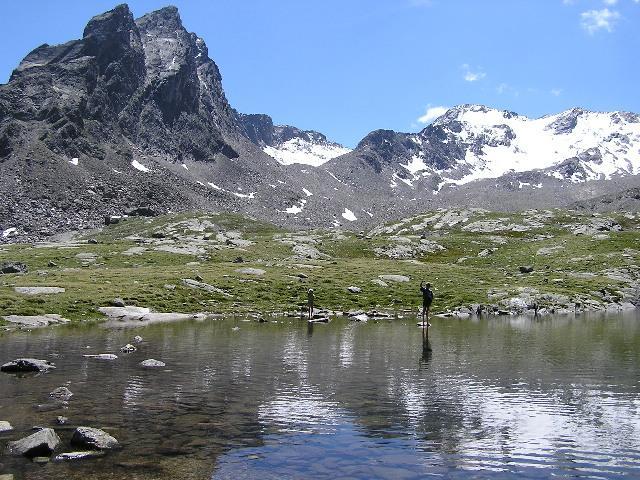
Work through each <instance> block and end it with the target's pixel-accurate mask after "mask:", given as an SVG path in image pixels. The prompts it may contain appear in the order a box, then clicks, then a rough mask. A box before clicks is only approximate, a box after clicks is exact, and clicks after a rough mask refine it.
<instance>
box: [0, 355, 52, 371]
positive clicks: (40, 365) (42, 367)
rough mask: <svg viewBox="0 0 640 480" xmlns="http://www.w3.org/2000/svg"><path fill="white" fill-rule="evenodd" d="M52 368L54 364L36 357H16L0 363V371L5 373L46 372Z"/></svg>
mask: <svg viewBox="0 0 640 480" xmlns="http://www.w3.org/2000/svg"><path fill="white" fill-rule="evenodd" d="M53 368H56V366H55V364H53V363H51V362H50V361H48V360H38V359H37V358H18V359H16V360H13V361H11V362H8V363H5V364H4V365H2V366H1V367H0V371H2V372H6V373H18V372H47V371H49V370H51V369H53Z"/></svg>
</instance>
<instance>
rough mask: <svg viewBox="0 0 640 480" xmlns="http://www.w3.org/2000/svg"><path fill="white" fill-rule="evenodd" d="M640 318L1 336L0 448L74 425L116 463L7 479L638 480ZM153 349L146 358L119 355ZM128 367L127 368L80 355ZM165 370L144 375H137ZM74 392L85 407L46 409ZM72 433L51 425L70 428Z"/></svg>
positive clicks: (75, 402)
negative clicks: (1, 428) (24, 371)
mask: <svg viewBox="0 0 640 480" xmlns="http://www.w3.org/2000/svg"><path fill="white" fill-rule="evenodd" d="M638 320H640V317H639V315H638V313H637V312H636V311H632V312H629V313H625V314H622V313H620V314H611V313H609V314H604V313H602V314H595V313H594V314H584V315H565V316H557V315H556V316H547V317H544V318H539V319H536V318H534V317H532V316H505V317H491V318H482V317H481V318H471V319H464V320H463V319H455V318H437V317H434V318H433V319H432V323H433V326H432V327H431V328H430V329H429V332H428V335H425V331H424V330H423V329H422V328H418V327H417V326H416V317H415V316H414V315H410V316H406V317H404V318H395V319H393V320H380V321H372V320H370V321H368V322H362V323H359V322H350V321H349V320H348V319H346V318H333V319H332V321H331V322H330V323H328V324H316V325H309V324H308V323H307V321H306V320H305V319H302V318H286V317H280V318H273V319H271V321H269V322H265V323H258V322H256V321H254V320H253V319H249V318H247V317H242V316H239V317H232V316H229V317H225V318H222V319H217V320H216V319H209V320H202V321H195V320H194V321H184V322H177V323H166V324H155V325H150V326H147V327H144V328H106V327H104V326H102V325H79V326H78V325H74V326H66V327H58V328H49V329H41V330H36V331H32V332H13V333H11V334H10V335H5V336H3V337H0V358H1V359H6V360H9V359H13V358H19V357H36V358H43V359H48V360H50V361H52V362H54V363H55V365H56V368H55V369H54V370H51V371H50V372H48V373H43V374H37V375H13V374H5V373H3V374H1V375H0V412H1V414H0V416H1V417H2V419H3V420H8V421H10V422H11V423H12V425H13V427H14V430H13V431H10V432H5V433H2V434H0V443H1V444H5V443H6V442H7V441H8V440H15V439H18V438H22V437H24V436H27V435H29V434H31V433H33V431H34V430H33V428H34V427H36V426H44V427H51V428H54V429H55V431H56V433H57V434H58V435H59V436H60V438H61V440H62V443H61V448H60V449H59V450H60V451H61V452H64V451H72V450H73V448H72V447H71V446H70V445H69V440H70V437H71V435H72V432H73V430H74V429H75V428H76V427H77V426H91V427H96V428H101V429H103V430H105V431H107V432H108V433H109V434H111V435H113V436H114V437H116V438H117V439H118V441H119V442H120V444H121V448H120V449H118V450H115V451H111V452H108V453H107V454H106V455H105V456H104V457H101V458H95V459H87V460H80V461H63V462H56V461H53V459H52V460H51V461H48V462H44V463H36V462H33V461H31V460H28V459H26V458H24V457H10V456H7V455H2V456H1V457H0V478H2V475H3V474H5V475H13V478H14V479H15V480H23V479H24V480H27V479H29V480H31V479H45V478H46V479H51V480H55V479H169V478H176V479H198V480H200V479H243V478H261V479H276V478H277V479H285V478H295V479H299V478H315V479H317V478H331V479H333V478H341V479H371V478H393V479H417V478H429V477H442V478H465V479H466V478H513V477H516V476H517V477H519V478H552V477H553V478H638V476H639V475H640V411H639V409H640V375H639V372H640V323H639V322H638ZM134 336H140V337H142V339H143V340H142V341H141V342H140V343H138V344H137V347H138V349H137V351H136V352H133V353H129V354H124V353H120V352H119V348H120V347H121V346H122V345H125V344H127V343H130V342H132V339H133V337H134ZM87 352H89V353H99V352H118V358H117V359H116V360H111V361H107V360H98V359H95V358H88V357H85V356H84V355H85V354H86V353H87ZM148 358H154V359H158V360H161V361H163V362H165V363H166V367H164V368H160V369H144V368H142V367H141V366H140V365H139V364H140V362H141V361H142V360H145V359H148ZM59 386H67V387H68V388H69V389H70V390H71V391H72V392H73V394H74V395H73V397H71V399H69V400H68V401H67V402H58V403H52V401H51V399H50V398H49V392H51V391H52V390H54V389H55V388H56V387H59ZM61 415H62V416H65V417H67V418H68V419H69V420H68V423H67V424H65V425H57V424H56V418H57V417H58V416H61Z"/></svg>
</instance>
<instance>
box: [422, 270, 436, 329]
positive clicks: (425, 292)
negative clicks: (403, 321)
mask: <svg viewBox="0 0 640 480" xmlns="http://www.w3.org/2000/svg"><path fill="white" fill-rule="evenodd" d="M420 291H421V292H422V328H424V326H425V318H426V321H427V324H426V325H427V328H429V309H430V308H431V303H432V302H433V291H432V290H431V284H430V283H427V284H425V283H424V280H423V281H422V282H420Z"/></svg>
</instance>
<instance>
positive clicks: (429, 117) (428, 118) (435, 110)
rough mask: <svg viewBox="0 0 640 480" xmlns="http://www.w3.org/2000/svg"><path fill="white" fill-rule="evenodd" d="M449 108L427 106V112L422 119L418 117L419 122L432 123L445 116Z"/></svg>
mask: <svg viewBox="0 0 640 480" xmlns="http://www.w3.org/2000/svg"><path fill="white" fill-rule="evenodd" d="M447 110H449V108H447V107H443V106H437V107H432V106H431V104H429V105H427V111H426V112H425V114H424V115H422V116H421V117H418V122H419V123H422V124H423V125H424V124H427V123H431V122H432V121H433V120H435V119H436V118H438V117H439V116H440V115H443V114H444V113H445V112H446V111H447Z"/></svg>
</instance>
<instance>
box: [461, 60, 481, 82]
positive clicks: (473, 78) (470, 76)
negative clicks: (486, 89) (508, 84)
mask: <svg viewBox="0 0 640 480" xmlns="http://www.w3.org/2000/svg"><path fill="white" fill-rule="evenodd" d="M462 70H463V71H464V75H463V78H464V80H465V81H466V82H477V81H478V80H482V79H483V78H484V77H486V76H487V74H486V73H484V72H483V71H482V69H480V68H476V69H472V68H471V67H470V66H469V64H467V63H465V64H463V65H462Z"/></svg>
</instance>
